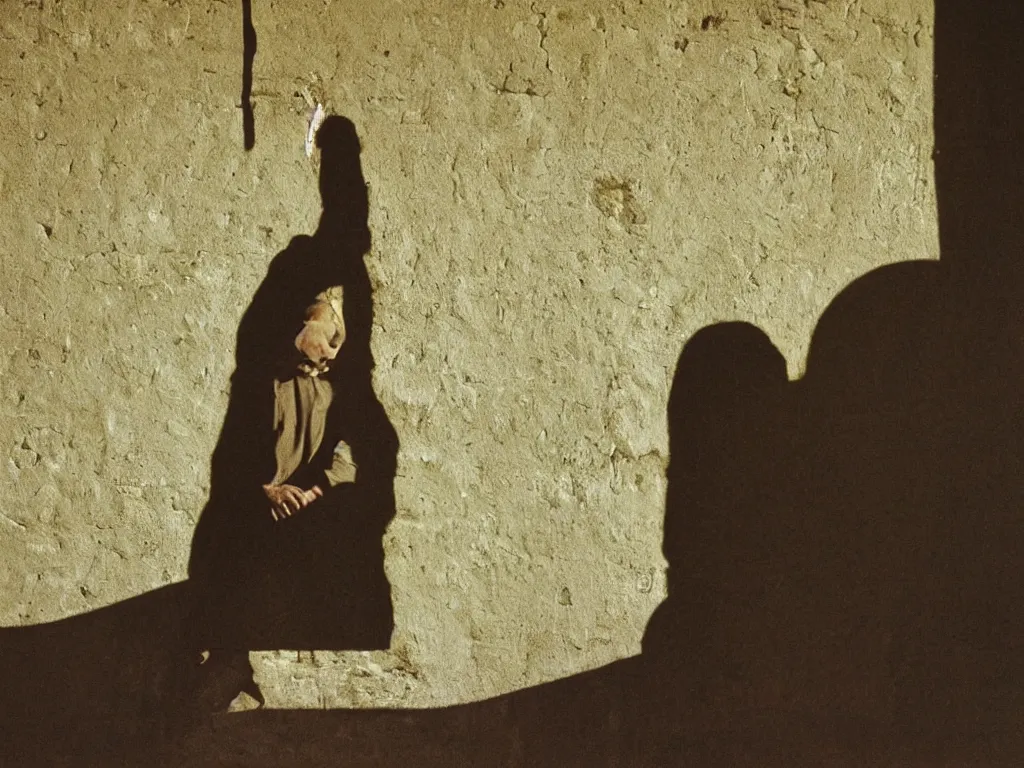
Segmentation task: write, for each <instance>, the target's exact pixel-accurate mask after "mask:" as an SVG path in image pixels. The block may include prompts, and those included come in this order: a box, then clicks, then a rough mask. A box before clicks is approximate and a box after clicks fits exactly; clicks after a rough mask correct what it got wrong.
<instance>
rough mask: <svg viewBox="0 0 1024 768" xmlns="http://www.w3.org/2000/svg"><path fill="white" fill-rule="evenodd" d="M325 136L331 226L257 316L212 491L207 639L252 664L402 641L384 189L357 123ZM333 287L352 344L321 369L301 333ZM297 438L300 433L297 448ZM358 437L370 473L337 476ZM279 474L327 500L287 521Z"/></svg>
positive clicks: (260, 300)
mask: <svg viewBox="0 0 1024 768" xmlns="http://www.w3.org/2000/svg"><path fill="white" fill-rule="evenodd" d="M317 144H318V146H319V147H320V149H321V168H320V192H321V197H322V201H323V214H322V217H321V219H320V224H319V227H318V229H317V231H316V233H315V234H314V235H313V236H312V237H307V236H300V237H296V238H294V239H293V240H292V242H291V243H290V244H289V246H288V248H287V249H285V250H284V251H283V252H281V253H280V254H278V255H277V256H276V257H275V258H274V260H273V262H272V263H271V265H270V268H269V270H268V273H267V276H266V278H265V279H264V281H263V282H262V284H261V285H260V287H259V288H258V290H257V291H256V294H255V296H254V297H253V300H252V303H251V304H250V306H249V308H248V309H247V310H246V312H245V314H244V316H243V318H242V321H241V324H240V326H239V330H238V338H237V351H236V368H235V372H234V374H233V375H232V379H231V393H230V400H229V404H228V410H227V414H226V417H225V420H224V425H223V429H222V431H221V435H220V439H219V441H218V444H217V447H216V449H215V451H214V454H213V458H212V462H211V475H212V476H211V490H210V497H209V500H208V503H207V505H206V507H205V509H204V510H203V513H202V516H201V518H200V521H199V524H198V525H197V528H196V532H195V536H194V538H193V545H192V555H191V559H190V562H189V583H190V585H191V591H192V594H193V596H194V603H193V605H194V613H193V624H194V631H195V637H194V642H193V645H194V647H195V648H197V649H199V648H202V649H210V650H213V649H216V650H218V651H227V652H229V656H232V657H233V658H234V661H233V663H236V664H241V666H242V667H243V668H244V667H247V666H248V663H247V661H244V660H243V661H241V662H239V657H241V656H243V655H244V653H245V652H246V651H249V650H261V649H363V650H367V649H379V648H386V647H388V645H389V643H390V636H391V630H392V608H391V599H390V586H389V584H388V581H387V578H386V576H385V573H384V564H383V545H382V536H383V533H384V529H385V527H386V526H387V524H388V522H389V521H390V519H391V518H392V517H393V515H394V509H395V506H394V492H393V482H394V474H395V462H396V456H397V452H398V438H397V434H396V432H395V430H394V428H393V427H392V425H391V423H390V421H389V420H388V418H387V415H386V413H385V412H384V409H383V407H382V406H381V404H380V402H379V401H378V400H377V397H376V394H375V393H374V390H373V383H372V371H373V356H372V352H371V349H370V334H371V328H372V321H373V297H372V291H371V286H370V280H369V276H368V273H367V270H366V266H365V263H364V261H363V257H364V255H365V254H366V253H367V252H368V251H369V247H370V234H369V229H368V226H367V215H368V208H369V202H368V195H367V189H366V183H365V181H364V179H363V175H362V170H361V165H360V159H359V153H360V144H359V139H358V137H357V135H356V132H355V127H354V126H353V125H352V123H351V122H350V121H349V120H347V119H345V118H341V117H330V118H328V119H327V120H326V121H325V122H324V124H323V126H322V127H321V128H320V130H319V132H318V134H317ZM332 291H333V293H331V292H332ZM327 294H331V295H333V296H336V297H340V301H338V302H336V304H340V305H341V307H340V308H341V313H340V314H341V318H340V319H339V320H340V321H339V322H337V328H338V330H339V332H340V335H339V336H338V338H337V339H335V341H337V340H339V339H343V343H341V346H340V349H335V350H334V352H336V356H335V357H333V359H331V360H329V361H328V360H326V359H325V362H329V365H325V366H324V367H325V368H326V370H323V371H316V370H314V371H312V378H311V376H310V375H307V374H308V373H309V370H308V369H307V371H306V373H303V371H302V370H301V367H302V366H303V365H307V366H308V365H309V364H310V360H308V359H306V360H303V356H302V355H301V354H300V352H299V350H298V348H297V343H298V342H297V334H299V332H300V331H302V330H303V328H304V322H306V321H308V320H309V316H310V307H311V305H314V304H316V303H317V301H318V298H319V299H321V300H322V299H323V298H324V297H325V296H326V295H327ZM321 306H323V304H322V303H321ZM327 311H328V314H330V310H329V309H328V310H327ZM307 326H308V323H307ZM315 362H319V361H315ZM310 381H313V382H314V383H316V384H317V386H318V387H320V388H321V389H323V388H324V387H326V391H327V395H326V396H325V397H321V399H320V400H316V399H315V398H316V395H315V394H314V396H312V397H313V400H312V401H311V400H310V399H309V398H308V397H306V398H302V397H299V398H298V399H297V400H296V401H295V402H294V403H293V404H292V405H291V406H290V407H289V408H287V409H286V408H284V406H283V405H282V403H283V400H282V398H283V397H284V395H282V390H283V388H289V389H290V388H291V387H292V385H293V384H295V385H296V387H297V386H298V384H297V382H302V383H304V385H305V384H308V383H309V382H310ZM318 391H319V390H318ZM325 400H326V402H327V403H328V405H326V406H324V402H325ZM283 409H284V410H283ZM283 412H287V413H290V414H291V416H290V418H291V419H292V420H293V421H294V420H296V419H297V420H298V422H299V425H300V426H299V428H298V432H297V434H295V435H289V434H285V433H284V431H285V430H286V429H287V427H286V426H282V424H286V423H287V421H288V418H286V417H285V416H282V413H283ZM303 421H305V425H306V433H305V434H303V432H302V429H301V426H302V423H303ZM310 434H313V435H315V436H314V437H312V438H311V437H310ZM289 440H291V441H293V442H294V443H295V445H294V446H290V448H289V446H287V445H286V446H284V448H283V447H282V443H283V442H284V443H287V442H288V441H289ZM345 446H347V448H345V450H346V451H348V452H350V457H349V456H346V458H350V459H351V463H354V465H355V468H356V469H355V479H354V482H350V481H347V480H346V481H343V482H340V483H339V484H336V485H332V482H333V481H325V474H324V473H325V471H326V470H328V469H329V468H330V466H331V463H332V461H333V460H334V458H335V456H337V455H338V454H339V452H340V451H341V449H342V448H344V447H345ZM289 449H290V450H292V452H293V453H297V454H301V456H298V457H297V458H296V460H295V462H293V463H295V464H298V465H299V466H298V468H297V469H294V471H293V472H285V473H284V475H285V476H282V477H277V475H280V474H282V472H281V466H282V463H281V462H282V459H281V454H282V450H284V451H285V452H287V450H289ZM350 479H351V478H349V480H350ZM279 482H280V483H287V484H289V485H292V486H295V487H301V488H302V490H304V491H309V490H310V489H311V488H313V487H314V486H317V487H318V488H319V489H321V490H322V492H323V496H322V497H321V498H316V499H315V500H314V501H312V503H310V504H309V506H306V507H305V508H302V509H299V510H298V511H297V512H296V513H295V514H294V515H290V516H288V517H285V518H284V519H281V520H276V519H275V516H273V515H272V512H271V502H270V500H268V496H267V491H266V490H265V488H264V486H265V485H267V484H272V483H279ZM247 673H248V674H251V671H248V672H247Z"/></svg>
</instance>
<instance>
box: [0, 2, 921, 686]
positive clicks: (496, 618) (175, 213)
mask: <svg viewBox="0 0 1024 768" xmlns="http://www.w3.org/2000/svg"><path fill="white" fill-rule="evenodd" d="M254 5H255V8H254V21H255V26H256V29H257V31H258V34H259V52H258V55H257V58H256V62H255V85H254V103H255V109H256V146H255V149H254V150H253V151H252V152H250V153H246V152H244V151H243V149H242V132H241V112H240V110H239V108H238V103H239V90H240V82H241V67H242V52H241V10H240V3H236V2H231V3H226V2H190V1H189V0H181V1H178V2H175V1H174V0H167V1H166V2H156V1H155V0H151V1H149V2H143V1H137V0H94V1H92V2H90V1H89V0H68V1H66V2H62V3H54V2H44V1H43V0H36V2H21V1H20V0H17V1H15V0H4V2H2V3H0V135H2V136H3V149H2V155H0V200H2V205H3V210H2V217H0V255H2V258H3V280H2V285H0V350H2V356H0V365H2V400H0V449H2V450H3V451H4V452H5V458H6V462H5V468H4V471H3V473H2V477H0V624H2V625H17V624H28V623H36V622H43V621H49V620H53V619H57V618H60V617H63V616H68V615H71V614H75V613H80V612H84V611H88V610H90V609H94V608H97V607H100V606H104V605H107V604H110V603H113V602H116V601H118V600H122V599H124V598H127V597H130V596H132V595H136V594H139V593H141V592H144V591H146V590H150V589H153V588H154V587H157V586H159V585H161V584H166V583H168V582H171V581H177V580H180V579H183V578H184V577H185V563H186V560H187V557H188V550H189V544H190V537H191V533H192V528H193V525H194V523H195V519H196V515H197V514H198V512H199V510H200V509H201V507H202V504H203V501H204V498H205V491H206V487H207V482H208V459H209V455H210V452H211V450H212V448H213V445H214V442H215V440H216V438H217V433H218V430H219V428H220V421H221V418H222V416H223V411H224V407H225V404H226V385H227V381H228V376H229V374H230V372H231V366H232V353H233V344H234V331H235V328H236V324H237V322H238V320H239V318H240V316H241V313H242V311H243V309H244V308H245V306H246V305H247V303H248V300H249V298H250V296H251V294H252V292H253V290H254V289H255V287H256V286H257V284H258V283H259V281H260V280H261V278H262V276H263V273H264V270H265V268H266V265H267V264H268V262H269V260H270V259H271V258H272V256H273V255H274V254H275V253H277V252H278V251H279V250H281V249H282V248H283V247H284V246H285V245H286V244H287V243H288V240H289V239H290V238H291V237H292V236H294V235H298V234H302V233H310V232H312V231H313V230H314V229H315V227H316V221H317V218H318V214H319V198H318V194H317V186H316V165H315V158H314V160H307V158H306V157H305V155H304V153H303V141H304V136H305V131H306V125H307V122H306V121H307V119H308V114H309V108H308V106H307V102H306V98H307V96H308V97H310V98H313V99H319V100H323V101H325V102H326V104H327V105H328V107H329V108H330V110H331V111H333V112H336V113H341V114H344V115H347V116H348V117H350V118H351V119H352V120H353V121H354V122H355V124H356V126H357V128H358V130H359V132H360V135H361V137H362V139H363V143H364V153H363V165H364V171H365V175H366V178H367V180H368V182H369V184H370V187H371V197H370V199H371V221H370V223H371V228H372V231H373V237H374V250H373V253H372V255H371V256H370V257H369V259H368V265H369V269H370V273H371V276H372V278H373V280H374V284H375V289H376V306H377V325H376V326H375V328H374V331H373V348H374V352H375V355H376V358H377V361H378V368H377V375H376V385H377V390H378V393H379V396H380V399H381V401H382V402H383V403H384V405H385V407H386V409H387V411H388V413H389V414H390V417H391V419H392V421H393V422H394V424H395V426H396V428H397V430H398V433H399V436H400V438H401V442H402V447H401V454H400V457H399V461H400V467H399V476H398V478H397V479H396V490H397V496H398V516H397V518H396V519H395V521H394V523H393V524H392V526H391V528H390V530H389V533H388V536H387V540H386V549H387V570H388V574H389V576H390V579H391V582H392V585H393V595H394V603H395V612H396V625H397V628H396V632H395V636H394V641H393V646H394V649H393V650H392V651H391V652H388V653H373V654H355V653H353V654H332V655H323V654H320V655H317V656H316V657H315V658H313V659H310V658H304V659H302V660H301V661H296V656H295V654H288V653H282V654H277V655H275V654H265V655H263V656H262V657H261V658H260V659H258V664H257V666H258V667H259V670H258V671H259V674H260V676H261V679H262V681H263V684H264V687H265V688H267V689H268V698H269V699H270V700H271V702H272V703H275V702H276V703H277V704H278V705H303V706H318V705H324V704H326V705H329V706H337V705H353V704H355V705H367V704H388V705H409V706H422V705H432V704H441V703H449V702H454V701H463V700H468V699H472V698H479V697H483V696H487V695H491V694H496V693H500V692H503V691H508V690H511V689H514V688H518V687H522V686H527V685H532V684H536V683H539V682H542V681H545V680H549V679H553V678H557V677H561V676H565V675H568V674H571V673H573V672H576V671H580V670H583V669H587V668H591V667H594V666H597V665H600V664H602V663H605V662H608V661H611V660H613V659H616V658H619V657H623V656H627V655H630V654H634V653H637V652H638V650H639V640H640V637H641V634H642V631H643V627H644V625H645V622H646V620H647V618H648V616H649V615H650V613H651V611H652V610H653V609H654V607H655V606H656V605H657V604H658V602H659V601H660V600H661V599H662V597H663V594H664V581H663V575H662V574H663V567H664V562H663V560H662V557H661V554H660V537H661V517H662V511H663V508H662V505H663V494H664V480H663V470H664V466H665V463H666V460H667V451H666V449H667V439H666V429H665V406H666V399H667V393H668V388H669V384H670V381H671V377H672V374H673V368H674V365H675V360H676V356H677V355H678V353H679V350H680V349H681V347H682V345H683V343H684V342H685V340H686V339H687V338H688V336H689V335H690V334H692V333H693V332H694V331H695V330H697V329H698V328H700V327H702V326H704V325H706V324H708V323H712V322H715V321H719V320H725V319H734V318H735V319H746V320H750V321H752V322H754V323H757V324H758V325H760V326H761V327H762V328H764V329H765V330H766V331H767V332H768V333H769V334H770V336H771V337H772V339H773V340H774V341H775V343H776V344H777V345H778V346H779V348H780V349H781V350H782V352H783V353H784V354H785V356H786V358H787V359H788V361H789V365H790V370H791V373H792V374H793V375H794V376H796V375H799V372H800V370H801V367H802V362H803V357H804V354H805V351H806V346H807V343H808V340H809V337H810V333H811V331H812V329H813V327H814V324H815V322H816V320H817V318H818V316H819V315H820V313H821V312H822V310H823V309H824V308H825V306H826V305H827V304H828V302H829V301H830V299H831V298H832V297H833V296H834V295H835V294H836V293H837V292H838V291H839V290H840V289H841V288H842V287H843V286H844V285H845V284H847V283H848V282H849V281H850V280H851V279H852V278H854V277H855V276H858V275H860V274H863V273H864V272H867V271H868V270H870V269H871V268H872V267H874V266H876V265H879V264H883V263H886V262H890V261H895V260H901V259H911V258H933V257H935V256H936V255H937V235H936V223H935V200H934V189H933V182H932V168H931V147H932V133H931V106H932V104H931V72H932V61H931V54H932V50H931V42H932V9H931V6H930V3H929V2H927V0H835V1H832V0H830V1H829V2H815V1H813V0H804V1H801V0H756V1H755V0H718V2H711V1H710V0H708V1H705V0H692V1H691V2H681V1H679V2H669V0H646V1H644V0H626V2H621V3H608V2H598V1H597V0H575V2H573V1H569V2H566V3H564V4H559V5H553V4H550V3H544V2H533V3H527V2H521V1H520V0H504V1H503V0H460V2H442V1H441V0H415V1H410V0H403V1H402V2H399V1H398V0H389V1H387V2H374V3H366V2H354V1H352V2H347V1H342V0H335V1H334V2H331V0H323V1H322V2H303V3H289V2H283V1H282V2H276V3H275V2H269V0H255V2H254Z"/></svg>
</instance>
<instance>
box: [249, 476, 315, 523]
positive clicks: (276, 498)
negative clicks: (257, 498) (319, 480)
mask: <svg viewBox="0 0 1024 768" xmlns="http://www.w3.org/2000/svg"><path fill="white" fill-rule="evenodd" d="M263 492H264V493H265V494H266V496H267V499H268V500H269V501H270V514H271V516H272V517H273V518H274V520H275V521H276V520H284V519H285V518H286V517H291V516H292V515H294V514H295V513H296V512H298V511H299V510H300V509H305V508H306V507H308V506H309V505H310V504H312V503H313V502H314V501H316V500H317V499H319V498H320V497H321V496H323V495H324V492H323V491H322V490H321V489H320V486H319V485H314V486H313V487H312V488H310V489H309V490H308V491H304V490H302V489H301V488H299V487H298V486H296V485H288V484H286V483H284V484H281V485H273V484H270V485H264V486H263Z"/></svg>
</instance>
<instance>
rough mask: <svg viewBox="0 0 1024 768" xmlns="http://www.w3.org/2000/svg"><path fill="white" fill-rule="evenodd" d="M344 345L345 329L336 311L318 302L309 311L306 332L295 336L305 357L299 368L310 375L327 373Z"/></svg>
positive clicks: (305, 326)
mask: <svg viewBox="0 0 1024 768" xmlns="http://www.w3.org/2000/svg"><path fill="white" fill-rule="evenodd" d="M344 343H345V328H344V326H343V325H342V324H341V322H340V319H339V318H338V317H337V315H336V313H335V312H334V309H333V308H332V307H331V305H330V304H328V303H326V302H322V301H321V302H317V303H316V304H314V305H313V306H311V307H310V308H309V309H308V310H307V311H306V320H305V322H304V323H303V325H302V330H301V331H299V334H298V336H296V337H295V348H296V349H297V350H298V351H299V353H300V354H301V355H302V357H303V360H302V362H301V363H300V364H299V369H300V370H301V371H303V372H304V373H308V374H310V375H316V374H320V373H324V372H326V371H327V369H328V366H329V364H330V362H331V361H332V360H334V358H335V357H337V356H338V351H339V350H340V349H341V345H342V344H344Z"/></svg>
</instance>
